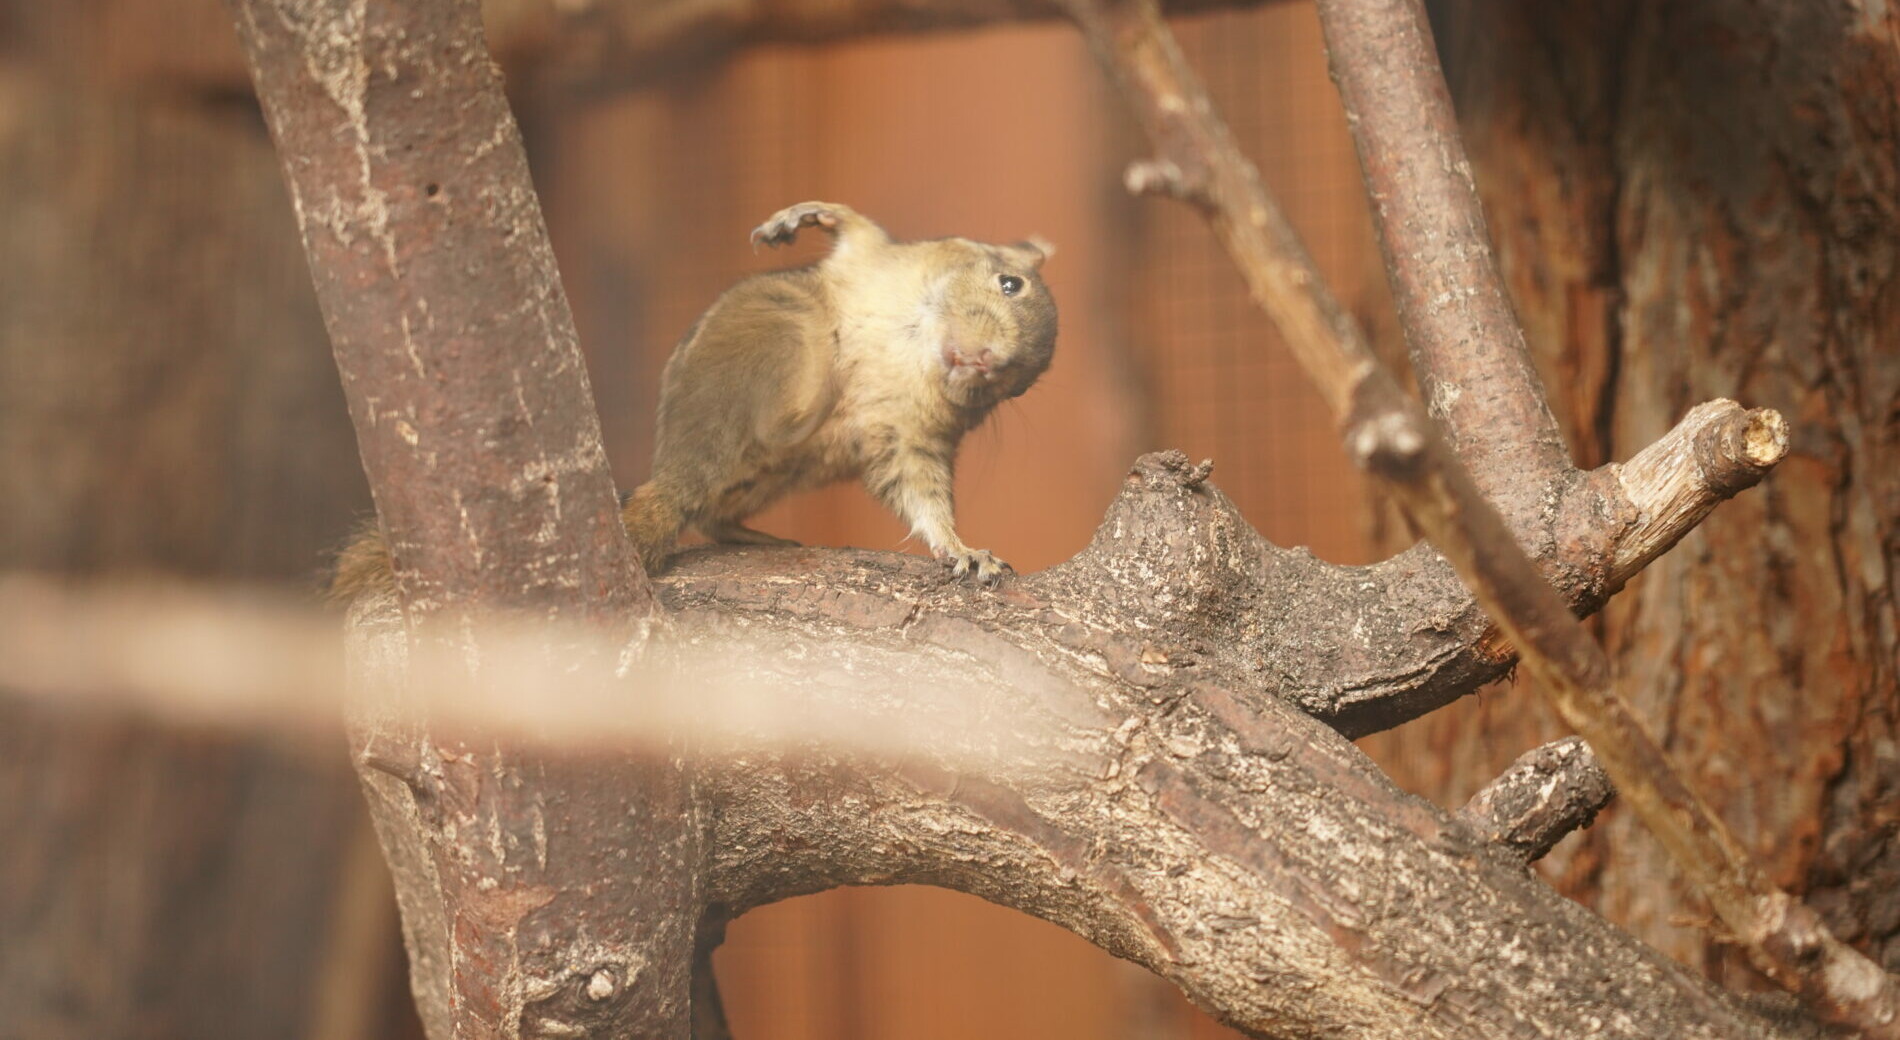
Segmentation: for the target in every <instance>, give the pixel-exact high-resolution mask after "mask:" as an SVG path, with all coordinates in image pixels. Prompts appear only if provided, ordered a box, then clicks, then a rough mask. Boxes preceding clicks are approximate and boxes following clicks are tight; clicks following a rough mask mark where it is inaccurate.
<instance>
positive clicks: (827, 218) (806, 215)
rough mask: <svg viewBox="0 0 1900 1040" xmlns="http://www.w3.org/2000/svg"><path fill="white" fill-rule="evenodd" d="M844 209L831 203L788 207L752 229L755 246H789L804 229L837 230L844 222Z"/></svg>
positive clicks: (809, 203)
mask: <svg viewBox="0 0 1900 1040" xmlns="http://www.w3.org/2000/svg"><path fill="white" fill-rule="evenodd" d="M842 210H843V207H840V206H835V205H833V204H832V203H829V202H801V203H799V204H798V205H796V206H787V207H785V208H784V209H782V210H779V211H778V212H777V213H774V214H772V216H771V218H770V219H768V220H766V222H765V223H763V224H760V225H759V226H758V227H756V228H753V229H752V244H753V245H755V246H756V245H768V246H782V245H788V244H790V242H791V241H792V240H793V239H795V238H797V237H798V229H799V228H802V227H823V228H826V229H828V230H836V229H837V227H838V225H839V223H841V222H842V221H843V220H844V213H843V212H842Z"/></svg>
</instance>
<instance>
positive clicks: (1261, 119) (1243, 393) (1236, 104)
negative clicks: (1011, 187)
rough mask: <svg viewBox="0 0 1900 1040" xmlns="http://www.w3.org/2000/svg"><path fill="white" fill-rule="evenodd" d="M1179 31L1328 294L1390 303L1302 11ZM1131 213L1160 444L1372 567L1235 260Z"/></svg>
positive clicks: (1240, 15)
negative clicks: (1139, 237)
mask: <svg viewBox="0 0 1900 1040" xmlns="http://www.w3.org/2000/svg"><path fill="white" fill-rule="evenodd" d="M1175 31H1176V33H1177V34H1178V36H1179V37H1180V39H1181V43H1182V46H1183V48H1184V49H1185V50H1186V52H1187V55H1188V58H1189V60H1190V61H1191V62H1193V64H1194V66H1195V67H1196V68H1197V69H1198V70H1200V72H1201V75H1202V76H1203V77H1204V78H1205V80H1206V82H1207V85H1208V89H1209V92H1210V93H1211V94H1212V95H1213V97H1214V101H1215V104H1216V105H1217V106H1219V108H1220V111H1221V112H1222V113H1223V114H1224V115H1225V116H1226V118H1227V121H1228V123H1229V124H1230V125H1231V126H1232V128H1233V131H1234V134H1235V136H1236V138H1237V139H1238V140H1239V142H1240V146H1241V148H1242V150H1243V151H1244V152H1245V153H1246V154H1247V155H1248V156H1249V157H1250V158H1252V159H1253V160H1254V162H1255V163H1257V164H1258V165H1259V167H1260V170H1261V173H1262V175H1263V176H1264V177H1265V179H1266V182H1267V185H1268V187H1269V189H1270V190H1272V191H1273V192H1274V194H1275V195H1276V197H1277V198H1278V199H1279V200H1280V203H1281V205H1282V206H1284V207H1285V209H1286V212H1287V215H1288V217H1289V218H1290V219H1291V220H1292V222H1293V224H1294V227H1295V228H1296V229H1297V230H1298V231H1299V234H1300V237H1301V238H1302V239H1303V240H1304V241H1305V243H1306V246H1307V248H1308V250H1309V251H1310V252H1311V253H1312V255H1313V259H1314V260H1315V262H1316V263H1317V264H1318V265H1319V268H1320V271H1321V272H1322V273H1323V274H1324V275H1325V276H1326V280H1327V282H1328V284H1330V285H1331V286H1332V287H1333V288H1334V290H1335V291H1336V292H1337V293H1338V294H1339V295H1340V296H1341V298H1342V299H1343V300H1344V302H1345V303H1346V305H1347V306H1348V307H1351V308H1353V309H1356V310H1360V311H1362V312H1363V311H1367V310H1371V311H1375V312H1376V311H1377V310H1378V309H1379V308H1383V307H1389V303H1388V302H1387V298H1386V296H1385V289H1384V286H1383V282H1382V281H1381V279H1380V278H1379V277H1378V264H1377V249H1376V246H1375V245H1374V244H1373V239H1372V230H1371V222H1370V218H1369V216H1368V214H1367V210H1366V203H1365V198H1364V195H1363V193H1362V188H1361V185H1360V180H1359V166H1358V160H1357V158H1356V157H1355V156H1354V154H1353V150H1352V140H1351V138H1350V137H1349V136H1348V134H1347V131H1346V126H1345V118H1344V115H1343V113H1342V112H1341V110H1340V107H1339V100H1338V96H1337V94H1336V93H1335V92H1334V90H1333V86H1332V83H1331V82H1330V81H1329V79H1328V78H1327V74H1326V63H1325V58H1324V55H1323V52H1322V49H1321V41H1320V31H1319V23H1318V19H1317V16H1316V15H1315V13H1314V11H1313V8H1312V7H1311V6H1310V5H1308V4H1280V5H1273V6H1269V7H1266V8H1262V9H1257V10H1252V11H1242V12H1229V13H1220V14H1215V15H1210V16H1206V17H1202V18H1196V19H1193V20H1189V21H1182V22H1180V23H1179V24H1177V25H1176V29H1175ZM1138 212H1139V214H1140V218H1139V219H1140V220H1141V222H1142V225H1143V227H1142V231H1143V237H1144V239H1145V241H1146V242H1147V244H1148V248H1147V249H1146V250H1145V252H1144V256H1143V260H1142V264H1141V269H1142V270H1143V271H1145V272H1146V273H1145V274H1144V275H1143V276H1142V277H1141V280H1140V282H1139V284H1138V285H1137V286H1136V296H1135V299H1136V300H1137V301H1138V304H1137V307H1138V315H1139V317H1138V319H1137V320H1138V323H1139V327H1140V329H1141V335H1140V336H1139V337H1138V338H1139V340H1140V342H1142V343H1144V344H1146V345H1147V346H1148V349H1149V350H1150V351H1151V352H1152V353H1151V356H1150V358H1149V363H1148V368H1149V371H1151V372H1152V373H1153V381H1154V385H1155V392H1156V395H1157V402H1156V404H1157V409H1156V414H1157V417H1158V420H1159V422H1158V425H1159V426H1160V431H1161V433H1162V439H1163V442H1164V443H1165V444H1167V445H1169V446H1173V447H1179V448H1181V449H1182V450H1184V451H1187V452H1188V453H1189V454H1190V455H1193V456H1194V457H1196V458H1200V457H1203V456H1210V457H1212V458H1213V459H1214V462H1215V468H1214V480H1215V482H1216V483H1217V484H1219V485H1220V487H1221V488H1222V489H1223V490H1224V491H1226V492H1227V494H1228V495H1230V496H1232V497H1233V499H1234V500H1235V502H1237V503H1238V504H1239V505H1240V507H1241V509H1242V510H1243V511H1244V512H1245V513H1246V515H1247V518H1248V519H1249V520H1250V521H1251V522H1252V523H1253V524H1254V526H1255V527H1257V528H1259V529H1260V530H1261V532H1262V533H1264V534H1265V535H1266V536H1267V537H1268V538H1270V539H1272V540H1273V541H1274V542H1276V543H1278V544H1281V545H1306V546H1310V547H1311V548H1312V549H1313V551H1314V552H1316V553H1318V554H1319V555H1320V556H1322V557H1325V558H1327V559H1331V560H1335V561H1339V562H1360V561H1363V560H1366V559H1368V558H1369V556H1370V548H1369V545H1368V538H1367V534H1366V531H1367V526H1366V520H1365V518H1366V515H1367V513H1366V506H1365V485H1364V482H1363V481H1362V480H1361V479H1360V477H1359V476H1358V474H1357V473H1356V472H1355V471H1354V470H1353V469H1352V467H1351V465H1350V464H1349V463H1348V462H1347V460H1346V458H1345V456H1344V454H1343V453H1342V452H1341V451H1340V450H1339V447H1338V438H1337V437H1336V436H1335V434H1334V426H1333V421H1332V418H1331V416H1329V415H1328V414H1327V412H1326V408H1325V405H1324V403H1323V402H1321V400H1320V399H1319V397H1318V395H1317V394H1315V393H1314V392H1313V391H1312V390H1311V388H1310V387H1309V386H1308V385H1307V381H1306V378H1305V377H1304V375H1302V374H1301V372H1300V370H1299V368H1298V366H1297V365H1296V364H1295V363H1294V361H1293V358H1292V356H1291V355H1290V354H1289V353H1288V352H1287V349H1286V346H1285V344H1284V342H1283V341H1282V340H1281V339H1280V336H1279V334H1278V333H1277V332H1275V331H1274V330H1273V328H1272V326H1271V324H1270V323H1269V322H1268V321H1267V320H1266V318H1265V317H1264V316H1263V315H1262V314H1261V312H1260V310H1259V308H1258V307H1256V306H1255V305H1254V303H1253V302H1252V300H1251V299H1249V297H1248V293H1247V289H1246V286H1245V285H1244V284H1243V283H1242V282H1241V279H1240V277H1239V275H1238V274H1237V273H1235V269H1234V265H1233V262H1232V261H1231V260H1229V259H1228V258H1227V255H1226V253H1225V252H1224V251H1223V250H1222V248H1221V246H1220V244H1219V243H1218V242H1216V241H1215V240H1214V238H1213V236H1212V235H1211V234H1210V233H1209V232H1208V229H1207V227H1206V224H1205V222H1204V221H1203V220H1202V219H1201V218H1200V216H1199V215H1198V214H1196V213H1193V212H1190V211H1188V210H1187V208H1186V207H1182V206H1176V205H1164V204H1159V203H1157V204H1153V205H1147V206H1143V207H1141V208H1140V209H1139V210H1138Z"/></svg>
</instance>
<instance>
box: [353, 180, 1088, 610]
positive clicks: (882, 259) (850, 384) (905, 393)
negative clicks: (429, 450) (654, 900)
mask: <svg viewBox="0 0 1900 1040" xmlns="http://www.w3.org/2000/svg"><path fill="white" fill-rule="evenodd" d="M811 226H817V227H823V228H825V229H827V230H829V231H831V232H832V233H833V234H834V235H835V236H836V244H835V245H834V247H833V249H832V251H831V253H830V255H829V256H827V257H826V258H825V259H824V260H822V261H820V262H819V263H817V264H815V265H813V266H810V267H804V268H797V269H793V270H788V271H775V272H772V273H769V274H762V275H756V276H754V277H751V278H747V279H745V280H743V281H741V282H739V283H738V284H737V285H735V286H733V287H732V288H731V289H728V290H727V291H726V292H725V293H724V294H723V295H721V296H720V297H719V299H718V300H716V301H714V303H713V305H712V306H711V307H710V308H708V309H707V311H706V313H705V314H704V315H703V316H701V318H700V320H699V321H698V322H697V323H696V324H695V325H694V326H693V328H692V329H691V330H689V331H688V332H687V334H686V336H685V338H684V339H683V340H682V341H681V342H680V345H679V346H678V348H676V349H675V350H674V352H673V356H672V358H671V359H669V360H668V361H667V364H666V371H665V374H664V376H663V377H662V381H661V387H660V409H659V430H658V438H657V442H656V445H655V449H654V456H653V475H652V478H651V479H649V480H648V481H647V482H646V483H645V484H642V485H641V486H640V487H639V488H638V489H637V490H636V491H635V492H634V493H633V496H632V498H631V499H630V500H629V501H628V503H627V506H626V508H625V509H624V510H623V512H622V518H623V519H624V520H625V522H626V525H627V530H628V533H629V534H630V535H631V536H632V538H633V542H634V546H635V547H636V548H637V549H638V550H639V552H640V558H641V560H643V561H644V562H645V564H646V567H647V569H648V570H649V571H658V570H659V569H660V568H661V567H662V566H664V564H665V562H666V560H667V558H668V557H669V556H670V555H671V554H672V552H673V549H674V546H675V545H676V543H677V542H678V540H679V536H680V534H681V533H682V532H684V531H685V530H686V529H687V528H689V527H690V528H694V529H697V530H698V531H700V532H701V533H702V534H704V535H706V537H708V538H710V539H712V540H713V541H716V542H733V543H744V544H755V545H759V544H764V545H782V544H789V543H787V542H785V541H784V540H783V539H779V538H774V537H773V536H771V535H768V534H764V533H762V532H759V531H755V530H752V529H751V528H749V527H746V526H745V524H744V521H745V520H746V519H747V518H748V517H750V516H752V515H753V514H755V513H757V512H759V511H760V510H762V509H764V508H765V507H766V506H768V505H770V504H771V503H773V502H775V501H777V500H778V499H779V498H781V497H782V496H784V495H786V494H787V493H790V492H792V491H797V490H801V489H805V488H812V487H817V486H820V485H823V484H828V483H832V482H834V481H839V480H849V479H862V480H863V481H864V482H865V486H866V487H867V488H868V489H869V490H870V491H871V492H872V494H874V495H876V496H877V497H878V498H879V499H881V500H882V501H883V502H884V503H885V504H886V505H888V506H890V508H891V509H892V510H893V511H894V512H896V513H897V514H898V515H899V516H900V517H902V518H903V519H904V520H906V521H907V522H909V523H910V525H911V529H912V531H913V533H915V534H916V535H917V536H919V537H921V538H922V539H923V540H924V542H925V544H927V545H928V546H929V547H930V549H931V551H932V552H934V553H935V554H936V555H937V556H938V558H939V559H942V560H943V561H944V562H945V564H946V565H948V566H950V567H952V568H953V569H954V570H955V572H956V573H957V574H959V575H964V574H968V575H970V576H972V577H975V578H977V579H979V580H983V581H986V582H988V581H995V580H997V579H999V578H1000V577H1001V576H1002V574H1003V573H1004V572H1006V571H1007V570H1008V565H1007V564H1005V563H1003V562H1002V561H1001V560H998V559H997V558H996V557H994V556H993V555H991V554H990V553H988V552H986V551H984V550H981V549H971V548H970V547H968V546H966V545H964V544H963V542H962V540H961V539H959V538H958V537H957V533H956V528H955V519H954V515H953V507H952V501H951V478H952V470H953V466H954V463H955V459H956V451H957V447H958V445H959V443H960V442H961V441H962V438H963V435H964V434H965V433H966V432H968V431H969V430H970V429H971V428H972V427H974V426H976V425H977V424H978V423H980V422H981V421H982V420H983V419H984V418H985V417H986V416H987V415H988V414H989V413H990V411H991V409H993V408H994V407H995V406H996V405H997V404H998V403H1000V402H1002V401H1003V400H1005V399H1007V398H1010V397H1014V396H1016V395H1018V394H1021V393H1022V392H1023V391H1025V390H1027V389H1029V386H1030V384H1032V383H1034V382H1035V380H1036V378H1037V377H1038V376H1040V375H1041V374H1042V372H1043V371H1044V370H1045V369H1046V368H1048V366H1049V360H1050V357H1051V355H1052V353H1053V351H1054V349H1055V335H1056V310H1055V302H1054V301H1053V300H1052V299H1051V298H1050V296H1049V291H1048V288H1047V286H1045V285H1044V284H1043V282H1042V279H1041V277H1040V275H1039V274H1038V269H1039V268H1040V267H1041V265H1042V262H1043V260H1044V258H1045V257H1046V256H1047V255H1048V254H1049V252H1050V250H1049V248H1048V247H1047V246H1045V245H1042V244H1041V243H1032V242H1024V243H1018V244H1015V245H1006V246H998V245H986V244H983V243H979V242H972V241H969V240H967V239H961V238H950V239H938V240H933V241H925V242H905V243H900V242H894V241H892V240H891V239H890V237H889V236H888V235H886V234H885V232H884V230H883V229H882V228H880V227H878V226H877V225H876V224H875V223H873V222H872V221H870V220H869V219H867V218H865V217H863V216H861V215H859V214H857V213H855V212H854V211H852V210H851V209H849V208H847V207H844V206H839V205H835V204H832V203H823V202H807V203H802V204H800V205H797V206H792V207H789V208H787V209H784V210H781V211H780V212H778V213H777V214H775V215H774V216H773V217H772V218H771V219H770V220H767V221H766V222H765V223H764V224H762V225H760V226H759V228H758V230H756V231H754V232H753V240H754V241H755V242H765V243H769V244H772V245H779V244H783V243H786V242H790V241H792V239H793V238H794V237H796V235H797V233H798V230H799V229H800V228H801V227H811ZM1004 278H1009V279H1013V280H1015V282H1014V283H1013V284H1016V285H1019V286H1020V288H1019V289H1018V291H1017V292H1015V293H1014V294H1013V295H1010V294H1007V293H1005V292H1004V287H1003V281H1002V279H1004ZM393 585H394V580H393V575H392V574H391V573H390V567H389V557H388V553H387V552H386V551H385V550H384V548H383V544H382V539H381V536H380V533H379V532H377V531H376V530H375V528H374V526H373V525H372V526H370V527H368V528H366V529H365V530H364V531H363V532H360V533H359V536H358V538H357V539H356V541H355V542H353V543H352V544H351V545H350V546H349V547H348V548H346V549H344V550H343V552H342V553H341V554H340V555H339V556H338V559H337V575H336V580H335V582H334V583H333V584H332V586H331V589H332V594H333V595H334V596H336V597H337V598H342V599H348V598H353V597H354V596H356V595H357V594H359V593H361V592H363V591H366V590H369V589H382V588H390V587H393Z"/></svg>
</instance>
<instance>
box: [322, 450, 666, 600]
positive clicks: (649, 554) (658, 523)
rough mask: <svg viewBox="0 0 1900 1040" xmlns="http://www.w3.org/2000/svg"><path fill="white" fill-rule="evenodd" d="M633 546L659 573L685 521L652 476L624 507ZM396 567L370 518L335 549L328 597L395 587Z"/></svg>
mask: <svg viewBox="0 0 1900 1040" xmlns="http://www.w3.org/2000/svg"><path fill="white" fill-rule="evenodd" d="M620 521H621V523H624V524H626V525H627V535H628V537H630V538H632V539H633V547H634V548H635V549H638V550H639V551H640V563H641V564H642V565H643V566H644V567H646V570H647V573H648V574H657V573H658V572H659V570H660V568H661V567H663V566H665V565H666V560H667V557H669V556H671V555H673V546H674V543H676V542H678V541H679V536H680V531H681V530H683V529H684V528H685V526H686V518H685V516H684V515H683V514H682V513H681V512H680V509H679V507H678V506H676V505H674V504H673V500H672V499H671V498H670V497H668V496H667V495H666V494H665V492H663V491H661V490H660V489H659V488H658V487H657V486H656V485H655V484H654V483H653V482H652V481H650V480H649V481H647V482H646V483H645V484H642V485H640V487H639V488H638V489H636V490H635V491H634V493H633V497H632V498H630V499H628V501H627V505H626V508H625V509H622V510H621V511H620ZM395 590H396V573H395V571H394V570H393V569H391V567H390V564H389V547H388V546H387V545H384V544H383V532H382V528H381V527H379V526H377V523H376V521H375V520H374V519H373V518H372V519H371V520H369V521H367V522H366V523H364V524H363V525H362V526H361V527H359V528H357V530H356V534H355V536H354V537H352V538H351V539H350V543H349V544H348V545H346V546H344V547H343V550H342V551H341V552H339V553H337V554H336V569H335V572H334V573H333V574H332V576H331V578H330V588H329V598H330V600H331V602H333V603H344V604H347V603H350V602H352V601H354V600H355V599H356V598H357V597H358V596H361V595H363V594H365V593H369V592H394V591H395Z"/></svg>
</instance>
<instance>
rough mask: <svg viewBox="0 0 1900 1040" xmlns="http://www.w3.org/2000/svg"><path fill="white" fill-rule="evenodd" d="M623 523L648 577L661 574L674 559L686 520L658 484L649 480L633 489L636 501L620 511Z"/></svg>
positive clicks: (630, 500) (633, 499) (628, 501)
mask: <svg viewBox="0 0 1900 1040" xmlns="http://www.w3.org/2000/svg"><path fill="white" fill-rule="evenodd" d="M620 522H621V523H624V524H626V525H627V537H629V538H631V539H633V547H634V548H635V549H636V550H638V551H639V553H640V563H641V565H642V566H644V567H645V568H646V570H647V573H648V574H658V573H659V572H660V568H662V567H664V566H666V560H667V557H669V556H671V555H673V546H674V544H675V543H677V542H678V541H679V537H680V531H682V530H684V529H685V527H686V516H685V514H684V513H682V512H681V511H680V507H679V506H678V505H676V504H675V503H674V499H673V497H672V496H671V495H669V494H667V493H666V490H665V489H664V488H662V487H660V485H659V483H658V482H657V481H652V480H649V481H647V482H646V483H644V484H642V485H640V486H639V487H637V488H634V489H633V497H632V498H630V499H628V500H627V505H626V508H624V509H622V510H621V511H620Z"/></svg>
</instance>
